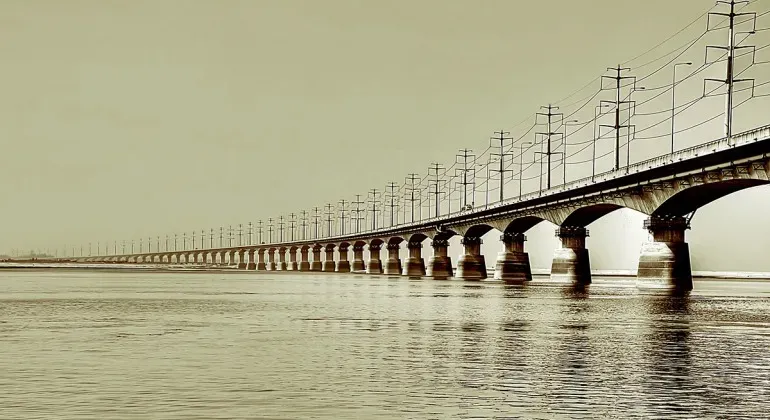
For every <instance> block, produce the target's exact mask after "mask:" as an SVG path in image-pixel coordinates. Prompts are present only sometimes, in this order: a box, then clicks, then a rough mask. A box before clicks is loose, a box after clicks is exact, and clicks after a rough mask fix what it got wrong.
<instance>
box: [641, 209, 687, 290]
mask: <svg viewBox="0 0 770 420" xmlns="http://www.w3.org/2000/svg"><path fill="white" fill-rule="evenodd" d="M644 227H645V228H647V230H648V231H649V232H650V234H651V235H652V238H653V241H652V242H647V243H644V244H642V250H641V255H640V256H639V270H638V272H637V276H636V278H637V285H638V286H640V287H651V286H652V287H655V286H658V287H660V286H663V287H669V288H672V289H676V290H680V291H690V290H692V269H691V267H690V247H689V245H688V244H687V242H685V230H687V229H689V228H690V225H689V223H688V221H687V219H685V218H684V217H681V216H675V217H673V216H652V217H650V218H649V219H647V220H645V222H644Z"/></svg>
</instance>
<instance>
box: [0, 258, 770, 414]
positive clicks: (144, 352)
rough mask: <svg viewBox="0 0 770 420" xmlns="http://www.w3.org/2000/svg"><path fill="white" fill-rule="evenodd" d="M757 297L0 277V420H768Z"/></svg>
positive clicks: (224, 279)
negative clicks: (392, 419) (701, 419)
mask: <svg viewBox="0 0 770 420" xmlns="http://www.w3.org/2000/svg"><path fill="white" fill-rule="evenodd" d="M768 409H770V282H761V281H756V282H750V281H697V280H696V282H695V290H694V291H693V292H692V293H691V295H690V296H689V297H684V298H682V297H679V298H677V297H671V296H666V295H665V294H662V295H661V294H650V293H648V292H641V291H639V290H638V289H637V288H636V287H635V285H634V283H633V281H631V280H630V279H595V281H594V284H592V285H591V286H590V288H589V289H588V290H575V289H574V288H571V287H569V286H564V285H554V284H548V283H547V282H545V281H540V279H536V281H535V282H533V284H531V285H527V286H525V287H516V286H506V285H503V284H501V283H498V282H483V283H471V282H463V281H459V280H457V281H436V280H407V279H404V278H388V277H368V276H357V275H344V276H333V275H311V274H307V275H301V274H296V273H295V274H290V273H283V274H275V273H274V274H257V273H215V272H209V273H182V272H171V273H150V272H117V273H115V272H96V271H90V272H89V271H59V272H57V271H47V272H44V271H39V272H30V271H26V272H22V271H17V272H8V271H6V272H0V418H2V419H249V418H271V419H284V418H285V419H310V418H329V419H336V418H349V419H370V418H419V419H423V418H441V419H443V418H540V419H558V418H564V419H567V418H569V419H572V418H664V419H671V418H768Z"/></svg>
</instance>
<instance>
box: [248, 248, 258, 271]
mask: <svg viewBox="0 0 770 420" xmlns="http://www.w3.org/2000/svg"><path fill="white" fill-rule="evenodd" d="M255 253H256V250H255V249H250V250H249V263H248V264H247V265H246V269H247V270H256V269H257V261H256V260H254V254H255Z"/></svg>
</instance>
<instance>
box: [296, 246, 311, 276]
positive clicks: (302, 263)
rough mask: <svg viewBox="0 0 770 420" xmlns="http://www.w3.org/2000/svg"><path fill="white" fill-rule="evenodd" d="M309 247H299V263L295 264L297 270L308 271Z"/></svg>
mask: <svg viewBox="0 0 770 420" xmlns="http://www.w3.org/2000/svg"><path fill="white" fill-rule="evenodd" d="M308 251H309V249H308V247H306V246H303V247H302V248H300V249H299V263H298V264H297V270H298V271H310V259H309V258H308V253H309V252H308Z"/></svg>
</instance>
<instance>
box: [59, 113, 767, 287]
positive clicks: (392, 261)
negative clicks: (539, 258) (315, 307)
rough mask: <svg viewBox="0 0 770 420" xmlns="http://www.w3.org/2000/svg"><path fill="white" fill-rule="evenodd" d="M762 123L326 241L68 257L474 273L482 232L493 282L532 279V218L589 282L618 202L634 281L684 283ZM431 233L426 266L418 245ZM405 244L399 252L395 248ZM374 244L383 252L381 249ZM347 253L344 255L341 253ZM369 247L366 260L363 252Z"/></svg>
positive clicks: (736, 185) (756, 167)
mask: <svg viewBox="0 0 770 420" xmlns="http://www.w3.org/2000/svg"><path fill="white" fill-rule="evenodd" d="M768 153H770V125H767V126H762V127H758V128H756V129H753V130H749V131H746V132H743V133H740V134H736V135H732V136H726V137H723V138H720V139H717V140H713V141H709V142H706V143H703V144H700V145H697V146H694V147H690V148H687V149H683V150H679V151H676V152H674V153H669V154H665V155H662V156H658V157H656V158H653V159H649V160H646V161H643V162H638V163H635V164H631V165H628V166H626V167H622V168H620V169H617V170H611V171H608V172H604V173H599V174H595V175H593V176H590V177H586V178H582V179H579V180H576V181H572V182H568V183H565V184H562V185H559V186H556V187H553V188H549V189H543V190H540V191H536V192H532V193H528V194H525V195H522V196H521V197H514V198H510V199H505V200H502V201H500V202H498V203H494V204H491V205H488V206H484V207H481V208H477V209H472V210H458V211H454V212H451V213H448V214H445V215H441V216H435V217H431V218H428V219H424V220H420V221H418V222H414V223H400V224H397V225H395V226H391V227H384V228H377V229H369V230H362V231H360V232H357V233H349V234H344V235H342V234H340V235H335V236H329V237H326V238H314V239H302V240H295V241H283V242H275V243H267V244H264V243H260V244H256V245H248V246H237V247H226V248H211V249H197V250H183V251H174V252H168V251H166V252H153V253H148V252H145V253H134V254H124V255H110V256H96V257H84V258H73V259H71V260H74V261H77V262H113V263H145V264H146V263H153V264H173V263H176V264H202V263H210V264H217V265H236V266H237V267H238V268H240V269H244V270H257V271H303V272H304V271H319V272H337V273H348V272H354V273H369V274H386V275H401V276H409V277H428V278H435V279H446V278H449V277H456V278H460V279H466V280H483V279H486V278H487V277H488V267H489V268H491V265H490V264H488V262H487V261H485V258H484V255H483V254H482V253H481V247H482V245H483V244H482V240H481V237H482V236H483V235H484V234H486V233H488V232H489V231H491V230H492V229H493V228H495V229H498V230H499V231H501V232H502V235H501V237H500V241H502V242H503V243H504V252H501V253H499V255H498V257H497V260H496V261H495V262H494V274H493V277H494V278H495V279H500V280H503V281H506V282H514V283H518V282H526V281H529V280H531V279H532V273H531V268H530V264H529V255H528V253H527V252H526V251H525V247H524V244H525V241H526V233H527V231H528V230H529V229H531V228H532V227H534V226H535V225H537V224H538V223H540V222H543V221H549V222H551V223H553V224H555V225H556V226H557V229H556V232H555V235H556V236H558V237H559V239H560V241H561V248H558V249H557V250H556V251H555V255H554V256H553V263H552V265H551V274H550V275H551V278H552V279H554V280H558V281H564V282H573V283H577V284H588V283H590V282H591V263H590V257H589V252H588V248H587V247H586V238H587V237H588V236H589V229H588V228H589V227H590V225H591V223H593V222H595V221H597V220H599V219H600V218H602V217H603V216H606V215H607V214H609V213H611V212H613V211H615V210H618V209H620V208H629V209H633V210H636V211H639V212H641V213H644V214H646V215H647V216H648V218H647V220H646V221H645V223H644V226H640V227H639V228H640V229H646V230H647V231H648V232H649V233H650V238H651V241H649V242H647V243H645V244H643V246H642V248H641V250H640V256H639V265H638V274H637V277H638V280H639V282H640V284H648V283H650V284H663V285H668V286H670V287H674V288H677V289H681V290H690V289H692V271H691V268H690V255H689V248H688V244H687V242H686V240H685V232H686V230H688V229H689V228H690V219H691V218H692V216H693V214H694V213H695V212H696V211H697V210H698V209H699V208H701V207H703V206H705V205H708V204H709V203H710V202H712V201H714V200H716V199H718V198H721V197H724V196H727V195H729V194H731V193H734V192H736V191H740V190H743V189H746V188H750V187H753V186H758V185H764V184H767V183H768V182H770V178H769V177H768V173H770V160H769V159H768ZM455 235H459V236H461V237H462V241H461V244H462V247H463V250H462V251H461V252H459V257H458V258H457V261H456V264H453V262H452V257H451V256H450V250H449V239H450V238H451V237H453V236H455ZM426 239H430V241H431V246H432V247H433V256H432V257H431V258H429V260H428V261H427V263H426V262H425V259H424V258H423V256H422V244H423V241H425V240H426ZM402 247H405V248H406V249H408V257H407V258H405V259H403V260H402V259H401V258H400V257H399V251H400V250H401V249H402ZM382 248H385V250H386V251H387V252H386V254H385V255H384V256H383V255H382V251H381V250H382ZM351 250H352V259H351V258H350V251H351ZM364 251H368V252H367V254H368V259H366V260H365V259H364Z"/></svg>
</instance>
